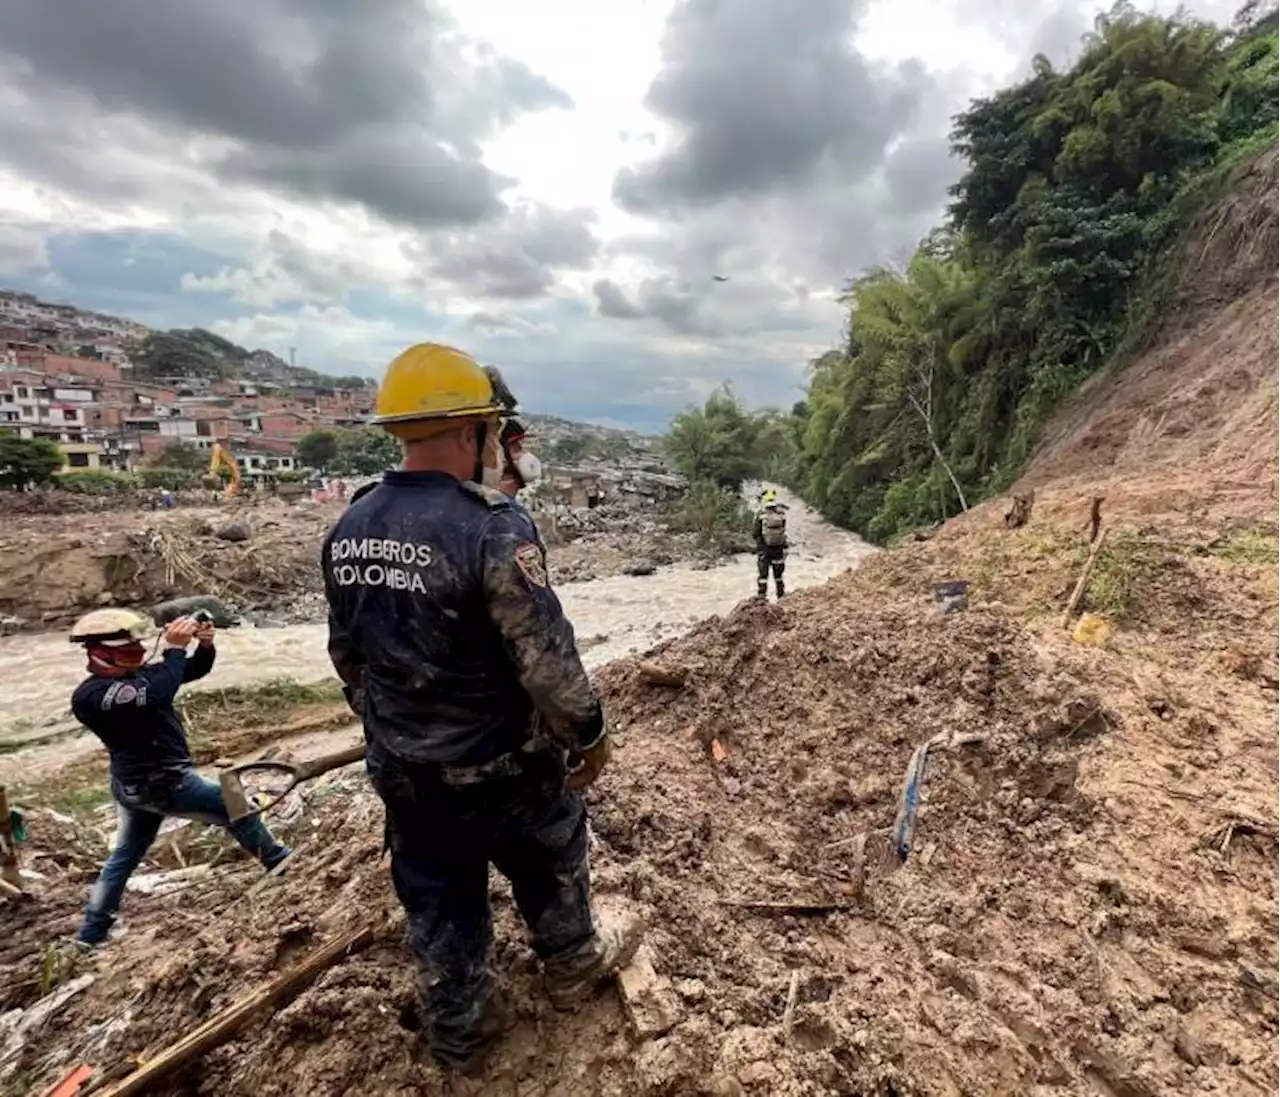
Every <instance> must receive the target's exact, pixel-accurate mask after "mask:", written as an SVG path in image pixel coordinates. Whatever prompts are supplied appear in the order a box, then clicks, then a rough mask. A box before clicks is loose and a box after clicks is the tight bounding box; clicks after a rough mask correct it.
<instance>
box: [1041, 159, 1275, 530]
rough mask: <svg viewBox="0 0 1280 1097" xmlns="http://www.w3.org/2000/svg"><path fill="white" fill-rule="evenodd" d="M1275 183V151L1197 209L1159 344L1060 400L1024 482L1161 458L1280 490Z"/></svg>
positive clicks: (1140, 467) (1139, 466) (1136, 467)
mask: <svg viewBox="0 0 1280 1097" xmlns="http://www.w3.org/2000/svg"><path fill="white" fill-rule="evenodd" d="M1276 180H1277V152H1276V149H1274V148H1272V149H1271V150H1269V151H1268V152H1266V153H1265V154H1263V155H1262V156H1260V157H1259V158H1258V159H1257V160H1256V161H1255V162H1253V163H1252V164H1249V165H1246V166H1245V167H1244V168H1243V169H1242V170H1241V171H1240V172H1239V174H1238V176H1237V177H1236V178H1235V179H1234V180H1233V182H1232V185H1231V187H1230V189H1229V192H1228V194H1227V196H1226V197H1224V198H1223V199H1222V200H1221V201H1219V202H1217V203H1215V204H1212V205H1211V206H1209V207H1208V208H1207V209H1206V210H1205V211H1204V213H1203V214H1202V215H1201V216H1200V217H1199V218H1198V220H1197V223H1196V225H1195V226H1194V227H1193V229H1192V231H1191V232H1190V233H1189V234H1188V237H1187V241H1186V243H1185V244H1184V245H1183V246H1182V248H1181V250H1180V251H1179V253H1178V255H1177V256H1175V257H1174V259H1173V260H1172V263H1173V269H1175V270H1177V271H1178V272H1179V282H1178V284H1177V286H1176V288H1175V290H1174V292H1173V295H1172V301H1171V305H1170V308H1169V309H1168V311H1167V312H1166V313H1164V314H1163V315H1162V323H1163V326H1162V327H1161V328H1160V330H1159V331H1158V333H1157V338H1156V341H1155V344H1154V345H1153V346H1152V348H1151V349H1150V350H1148V351H1147V352H1146V353H1144V354H1142V355H1141V356H1140V357H1139V358H1138V359H1137V360H1136V361H1133V362H1132V363H1129V364H1126V365H1124V366H1123V368H1121V369H1120V370H1119V371H1118V372H1114V373H1107V374H1102V375H1099V376H1097V377H1095V378H1093V379H1092V380H1090V381H1089V382H1088V383H1086V384H1085V385H1084V386H1083V387H1082V388H1081V389H1080V391H1079V392H1078V393H1077V394H1076V395H1075V396H1074V397H1073V398H1072V399H1071V400H1069V401H1068V402H1067V403H1066V404H1065V405H1064V407H1063V408H1062V409H1061V411H1060V412H1059V413H1058V414H1057V415H1056V416H1055V418H1054V419H1053V421H1052V422H1051V423H1050V424H1049V426H1048V427H1047V428H1046V429H1045V432H1044V436H1043V440H1042V443H1041V446H1040V448H1039V450H1038V452H1037V454H1036V456H1035V458H1034V459H1033V460H1032V462H1031V464H1030V466H1029V467H1028V469H1027V471H1026V474H1025V476H1024V477H1023V480H1022V484H1021V486H1022V487H1024V488H1025V487H1028V486H1032V485H1039V484H1044V483H1047V482H1049V481H1050V480H1054V479H1060V478H1064V477H1070V476H1076V475H1080V474H1083V473H1097V472H1099V471H1101V470H1104V469H1106V470H1110V469H1117V470H1118V469H1124V470H1128V471H1146V470H1149V469H1150V468H1151V466H1153V465H1155V464H1160V465H1164V466H1173V467H1174V468H1177V469H1183V468H1186V469H1188V471H1190V470H1191V469H1193V468H1194V469H1195V470H1196V471H1198V472H1199V473H1200V475H1202V476H1204V475H1207V474H1209V472H1210V469H1211V468H1213V467H1214V466H1216V468H1213V472H1214V473H1215V474H1216V475H1217V476H1218V477H1219V478H1220V479H1221V478H1223V477H1229V478H1232V479H1236V480H1240V481H1244V482H1254V483H1257V482H1259V481H1261V482H1263V484H1264V485H1270V486H1272V487H1274V484H1275V466H1276V459H1277V450H1276V436H1277V412H1276V403H1277V397H1276V356H1277V343H1276V323H1275V316H1276V310H1277V305H1278V298H1277V286H1276V280H1277V275H1276V261H1275V256H1276V246H1277V244H1276V241H1277V197H1276V194H1277V189H1276ZM1272 511H1274V505H1273V506H1272Z"/></svg>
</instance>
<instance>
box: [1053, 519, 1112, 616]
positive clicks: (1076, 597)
mask: <svg viewBox="0 0 1280 1097" xmlns="http://www.w3.org/2000/svg"><path fill="white" fill-rule="evenodd" d="M1107 532H1108V531H1107V530H1105V529H1104V530H1103V531H1102V532H1101V533H1099V534H1098V539H1097V540H1096V541H1094V543H1093V548H1092V549H1090V550H1089V559H1088V560H1086V561H1085V564H1084V570H1083V571H1082V572H1081V573H1080V578H1079V579H1078V580H1076V589H1075V590H1073V591H1072V592H1071V599H1070V601H1068V602H1067V608H1066V609H1065V610H1064V611H1063V614H1062V627H1063V628H1067V627H1068V626H1069V625H1070V624H1071V617H1072V615H1073V614H1074V613H1075V611H1076V606H1078V605H1079V604H1080V599H1081V598H1082V597H1084V588H1085V587H1086V586H1087V585H1088V583H1089V576H1090V575H1091V574H1093V565H1094V564H1096V563H1097V562H1098V552H1099V551H1100V550H1101V548H1102V544H1103V542H1104V541H1106V539H1107Z"/></svg>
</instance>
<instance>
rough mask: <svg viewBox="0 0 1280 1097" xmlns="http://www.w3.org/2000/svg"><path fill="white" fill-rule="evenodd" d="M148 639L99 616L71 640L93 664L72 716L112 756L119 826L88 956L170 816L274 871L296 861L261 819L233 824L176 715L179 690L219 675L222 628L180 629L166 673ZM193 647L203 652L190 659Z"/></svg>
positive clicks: (119, 618) (123, 613)
mask: <svg viewBox="0 0 1280 1097" xmlns="http://www.w3.org/2000/svg"><path fill="white" fill-rule="evenodd" d="M149 631H150V622H149V621H148V620H147V618H145V617H143V616H141V615H140V614H137V613H134V612H133V611H132V610H127V609H99V610H94V611H93V612H92V613H88V614H86V615H85V616H84V617H81V618H80V620H79V621H77V622H76V623H75V626H74V627H73V628H72V630H71V642H72V643H73V644H81V645H83V646H84V649H85V653H86V655H87V656H88V663H89V667H88V669H89V677H88V678H86V679H85V680H84V681H83V682H81V683H80V686H79V687H78V688H77V689H76V691H75V693H74V694H73V695H72V698H71V711H72V712H73V713H74V714H75V717H76V719H77V720H79V721H80V723H82V724H84V726H85V727H87V728H88V729H89V730H90V731H92V732H93V733H94V734H95V735H96V736H97V737H98V738H99V739H101V740H102V742H103V744H104V745H105V746H106V748H107V751H108V752H109V754H110V756H111V763H110V768H111V795H112V797H113V798H114V799H115V801H116V810H117V813H118V816H119V829H118V831H117V834H116V844H115V848H114V849H113V850H112V851H111V855H110V856H109V857H108V858H107V861H106V864H105V865H103V867H102V872H101V874H100V875H99V876H98V880H97V883H95V884H94V885H93V889H92V890H91V891H90V892H89V903H88V906H87V907H86V908H85V914H84V921H83V923H82V924H81V926H80V930H79V932H78V933H77V934H76V938H75V939H76V943H77V944H78V945H80V946H82V947H85V948H91V947H92V946H94V945H97V944H99V943H101V942H102V941H104V940H105V939H106V937H107V933H108V932H109V931H110V929H111V924H112V922H113V921H114V920H115V915H116V911H117V910H118V909H119V907H120V899H121V897H122V896H123V895H124V887H125V883H126V882H127V881H128V879H129V876H130V875H131V874H132V873H133V870H134V869H136V868H137V867H138V865H139V863H140V862H141V861H142V858H143V857H144V856H146V853H147V850H148V849H149V848H150V847H151V843H152V842H154V841H155V838H156V835H157V834H158V833H159V831H160V824H161V823H163V822H164V819H165V816H167V815H176V816H180V817H182V818H184V819H197V820H199V821H201V822H205V823H210V824H213V825H216V826H221V827H226V828H227V829H229V830H230V831H231V833H232V835H233V836H234V837H235V840H236V841H237V842H239V843H240V845H241V846H242V847H243V848H244V849H245V850H247V851H248V852H249V853H252V854H253V855H254V856H255V857H257V858H258V860H260V861H261V862H262V864H263V866H264V867H265V868H267V869H272V868H275V867H276V865H278V864H279V863H280V862H281V861H283V860H284V859H285V858H286V857H288V856H289V853H290V852H291V851H290V849H289V847H288V846H286V845H282V844H281V843H280V842H277V841H276V840H275V839H274V838H273V837H272V836H271V834H270V833H269V832H268V831H267V828H266V827H265V826H264V825H263V823H262V820H261V819H259V818H258V817H257V816H256V815H255V816H252V817H250V818H248V819H244V820H241V821H240V822H238V823H235V824H232V823H231V822H229V820H228V817H227V809H226V806H225V805H224V804H223V802H222V792H221V790H220V789H219V787H218V785H217V783H216V782H214V781H210V780H208V779H206V778H204V777H201V776H200V774H199V773H197V772H196V768H195V763H194V762H193V761H192V758H191V751H190V749H189V748H188V746H187V735H186V730H185V729H184V728H183V726H182V720H181V719H180V718H179V716H178V714H177V713H176V712H175V711H174V708H173V702H174V698H175V697H176V696H177V693H178V690H179V688H180V687H181V686H182V685H183V684H184V683H186V682H194V681H196V680H197V679H199V678H203V677H204V676H205V675H206V674H208V673H209V671H210V670H212V669H213V661H214V657H215V656H216V654H217V652H216V649H215V648H214V643H213V634H214V626H213V622H212V621H207V620H196V619H195V618H192V617H179V618H178V619H177V620H175V621H171V622H170V623H169V624H168V625H167V626H166V627H165V630H164V633H163V636H162V637H161V640H162V642H163V651H162V653H161V657H160V661H159V662H157V663H148V662H147V661H146V659H147V649H146V644H145V642H144V641H145V640H146V638H147V634H148V633H149ZM193 641H194V642H195V644H196V647H195V650H194V651H193V652H192V654H190V655H188V654H187V649H188V648H189V647H190V645H191V644H192V642H193Z"/></svg>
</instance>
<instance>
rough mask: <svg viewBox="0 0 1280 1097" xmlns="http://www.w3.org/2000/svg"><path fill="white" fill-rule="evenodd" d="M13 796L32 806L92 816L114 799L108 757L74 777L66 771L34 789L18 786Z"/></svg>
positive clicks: (67, 813) (73, 814) (12, 797)
mask: <svg viewBox="0 0 1280 1097" xmlns="http://www.w3.org/2000/svg"><path fill="white" fill-rule="evenodd" d="M11 799H12V800H13V801H14V802H15V803H19V804H24V805H26V806H28V807H33V808H51V809H52V810H53V811H57V812H61V813H62V814H63V815H71V816H74V817H77V818H78V817H80V816H83V815H90V814H92V813H93V812H95V811H97V810H98V808H100V807H102V805H103V804H105V803H108V802H109V801H110V799H111V787H110V779H109V778H108V777H107V771H106V763H105V760H100V761H99V764H98V765H96V766H94V767H93V769H92V770H88V769H86V770H78V771H77V772H76V774H75V775H74V776H69V775H68V773H67V772H66V771H65V770H64V771H63V772H62V773H59V774H58V775H57V776H56V777H54V778H53V779H52V780H50V781H49V782H48V783H47V784H42V785H40V786H38V787H33V788H30V789H23V788H21V787H19V788H15V789H14V790H13V793H12V794H11Z"/></svg>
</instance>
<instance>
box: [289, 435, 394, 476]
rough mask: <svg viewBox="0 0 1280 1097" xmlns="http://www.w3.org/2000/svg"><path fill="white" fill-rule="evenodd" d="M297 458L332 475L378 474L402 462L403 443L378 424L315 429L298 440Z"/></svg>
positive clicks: (310, 466) (308, 465)
mask: <svg viewBox="0 0 1280 1097" xmlns="http://www.w3.org/2000/svg"><path fill="white" fill-rule="evenodd" d="M296 452H297V456H298V460H299V461H301V462H302V464H304V465H306V466H307V467H308V468H313V469H316V470H317V471H319V472H324V473H327V474H329V475H331V476H378V475H381V474H382V473H383V472H386V470H387V469H389V468H394V467H395V466H396V465H398V464H399V463H400V443H399V442H397V441H396V440H395V438H393V437H392V436H391V435H390V434H387V433H386V431H383V430H379V429H378V428H377V427H351V428H346V429H338V430H313V431H311V432H310V433H308V434H304V435H303V436H302V437H301V438H299V439H298V445H297V451H296Z"/></svg>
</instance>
